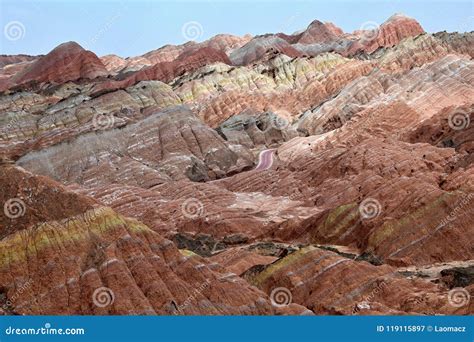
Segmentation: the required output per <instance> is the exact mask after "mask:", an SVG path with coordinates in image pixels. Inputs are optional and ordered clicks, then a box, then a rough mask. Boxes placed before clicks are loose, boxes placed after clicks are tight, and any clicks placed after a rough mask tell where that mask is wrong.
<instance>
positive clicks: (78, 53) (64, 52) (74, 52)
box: [0, 42, 107, 90]
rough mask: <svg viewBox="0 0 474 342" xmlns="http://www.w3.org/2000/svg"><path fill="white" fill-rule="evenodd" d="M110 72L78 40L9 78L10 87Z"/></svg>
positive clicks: (71, 79) (91, 77)
mask: <svg viewBox="0 0 474 342" xmlns="http://www.w3.org/2000/svg"><path fill="white" fill-rule="evenodd" d="M106 75H107V70H106V68H105V67H104V65H103V64H102V62H101V61H100V59H99V58H98V57H97V56H96V55H95V54H94V53H93V52H90V51H87V50H84V49H83V48H82V47H81V46H80V45H79V44H77V43H74V42H68V43H64V44H61V45H59V46H58V47H56V48H55V49H54V50H52V51H51V52H49V53H48V54H47V55H45V56H43V57H41V58H39V59H37V60H36V61H34V62H33V63H32V64H31V65H30V66H28V67H27V68H25V69H24V70H22V71H20V72H19V73H17V74H15V75H14V76H13V77H12V78H11V79H10V80H9V84H8V87H9V88H12V87H18V86H21V87H28V86H34V85H37V84H41V83H51V84H61V83H65V82H67V81H75V80H79V79H94V78H96V77H99V76H106ZM0 90H4V89H0Z"/></svg>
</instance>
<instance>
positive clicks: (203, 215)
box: [0, 15, 474, 315]
mask: <svg viewBox="0 0 474 342" xmlns="http://www.w3.org/2000/svg"><path fill="white" fill-rule="evenodd" d="M473 56H474V34H473V33H447V32H441V33H436V34H428V33H424V32H423V29H422V27H421V26H420V24H418V23H417V22H416V21H415V20H414V19H411V18H408V17H406V16H403V15H395V16H392V17H391V18H389V19H388V20H387V21H386V22H385V23H383V24H382V25H380V27H378V29H376V30H371V31H370V30H369V31H367V30H361V31H356V32H354V33H352V34H347V33H344V32H342V30H340V29H339V28H337V27H336V26H335V25H333V24H331V23H322V22H320V21H317V20H316V21H314V22H312V23H311V24H310V25H309V26H308V27H307V29H306V30H304V31H302V32H301V33H298V34H294V35H285V34H282V33H276V34H266V35H262V36H256V37H254V38H252V37H250V36H245V37H235V36H230V35H218V36H215V37H213V38H211V39H209V40H207V41H205V42H202V43H195V42H188V43H186V44H183V45H178V46H174V45H167V46H165V47H162V48H159V49H156V50H153V51H150V52H149V53H146V54H144V55H142V56H137V57H130V58H121V57H119V56H115V55H107V56H103V57H102V58H100V59H99V58H98V57H97V56H95V55H94V54H93V53H92V52H89V51H85V50H84V49H82V48H81V47H80V46H78V45H77V44H75V43H66V44H63V45H60V46H59V47H57V48H56V49H54V50H53V51H51V52H50V53H49V54H47V55H46V56H39V57H29V56H1V57H0V67H1V68H2V69H0V89H2V91H3V92H2V93H1V94H0V188H1V189H2V191H1V193H0V205H1V207H0V209H2V211H0V314H11V315H13V314H152V315H155V314H159V315H175V314H185V315H191V314H210V315H222V314H245V315H246V314H256V315H260V314H262V315H280V314H284V315H287V314H295V315H300V314H305V315H306V314H342V315H359V314H360V315H365V314H396V315H401V314H430V315H433V314H474V301H473V300H472V297H473V296H474V283H473V279H474V278H473V277H472V273H473V269H474V249H473V246H474V212H473V209H472V208H474V206H473V203H474V166H473V162H474V157H473V152H474V131H473V129H474V128H473V127H474V126H473V122H474V102H473V101H474V100H473V99H474V63H473V61H472V57H473ZM104 76H107V77H104ZM19 289H21V295H19Z"/></svg>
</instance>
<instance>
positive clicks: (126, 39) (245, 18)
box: [0, 0, 474, 57]
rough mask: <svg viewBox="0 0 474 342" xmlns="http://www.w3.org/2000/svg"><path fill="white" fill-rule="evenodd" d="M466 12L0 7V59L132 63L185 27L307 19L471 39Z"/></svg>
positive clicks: (367, 6)
mask: <svg viewBox="0 0 474 342" xmlns="http://www.w3.org/2000/svg"><path fill="white" fill-rule="evenodd" d="M473 4H474V2H473V1H471V0H454V1H449V0H446V1H439V0H418V1H417V0H393V1H385V0H365V1H347V0H346V1H343V0H332V1H329V0H328V1H317V0H312V1H310V0H306V1H298V0H288V1H283V0H279V1H278V0H274V1H267V0H260V1H259V0H257V1H255V0H252V1H251V0H240V1H237V0H230V1H224V0H217V1H216V0H214V1H209V0H208V1H192V0H188V1H112V0H110V1H109V0H101V1H100V0H99V1H97V0H96V1H92V0H83V1H58V0H49V1H38V0H37V1H26V0H0V24H1V25H0V28H1V29H2V33H3V34H2V35H1V40H0V54H18V53H25V54H33V55H34V54H44V53H47V52H48V51H50V50H51V49H53V48H54V47H55V46H57V45H58V44H60V43H62V42H65V41H71V40H73V41H76V42H78V43H79V44H81V45H82V46H83V47H85V48H87V49H89V50H92V51H94V52H95V53H96V54H98V55H99V56H101V55H105V54H109V53H115V54H118V55H120V56H123V57H127V56H135V55H140V54H143V53H145V52H147V51H150V50H153V49H156V48H158V47H160V46H163V45H165V44H181V43H184V42H185V41H186V40H187V39H186V34H183V26H184V25H185V24H186V23H190V22H191V24H188V26H187V27H188V28H189V30H190V31H189V32H188V33H187V34H188V37H194V38H196V40H197V41H202V40H205V39H208V38H210V37H212V36H213V35H216V34H218V33H231V34H236V35H243V34H246V33H250V34H252V35H255V34H263V33H268V32H286V33H293V32H294V31H297V30H301V29H304V28H305V27H306V26H307V25H308V24H309V23H310V22H311V21H312V20H314V19H319V20H321V21H331V22H333V23H335V24H336V25H338V26H339V27H341V28H342V29H343V30H344V31H346V32H352V31H353V30H355V29H359V28H360V27H361V26H362V25H363V24H364V23H365V22H375V23H379V24H381V23H382V22H383V21H384V20H386V19H387V18H388V17H389V16H390V15H392V14H393V13H397V12H402V13H404V14H406V15H409V16H411V17H414V18H416V19H417V20H418V21H419V22H420V23H421V25H422V26H423V27H424V29H425V30H426V31H428V32H437V31H442V30H447V31H472V30H474V28H473V23H474V5H473ZM184 27H186V26H184ZM193 28H194V29H196V30H195V31H193Z"/></svg>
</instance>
